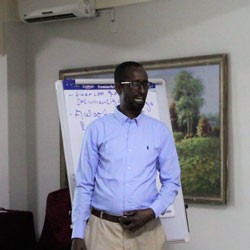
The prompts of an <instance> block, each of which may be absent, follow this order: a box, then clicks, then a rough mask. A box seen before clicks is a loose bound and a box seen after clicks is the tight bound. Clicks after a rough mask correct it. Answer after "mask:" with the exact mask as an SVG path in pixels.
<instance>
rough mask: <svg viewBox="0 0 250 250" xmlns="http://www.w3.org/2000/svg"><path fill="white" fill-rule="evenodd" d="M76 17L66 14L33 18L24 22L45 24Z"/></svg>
mask: <svg viewBox="0 0 250 250" xmlns="http://www.w3.org/2000/svg"><path fill="white" fill-rule="evenodd" d="M76 17H77V16H76V15H74V14H73V13H68V14H60V15H55V16H43V17H35V18H26V19H25V21H26V22H27V23H37V22H47V21H55V20H61V19H71V18H76Z"/></svg>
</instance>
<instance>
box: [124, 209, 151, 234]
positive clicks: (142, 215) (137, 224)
mask: <svg viewBox="0 0 250 250" xmlns="http://www.w3.org/2000/svg"><path fill="white" fill-rule="evenodd" d="M154 218H155V213H154V211H153V210H152V209H151V208H147V209H142V210H133V211H128V212H126V213H124V216H122V217H121V218H120V223H121V225H122V227H123V228H124V229H127V230H129V231H131V232H135V231H137V230H138V229H140V228H141V227H142V226H143V225H145V224H146V223H147V222H149V221H150V220H152V219H154Z"/></svg>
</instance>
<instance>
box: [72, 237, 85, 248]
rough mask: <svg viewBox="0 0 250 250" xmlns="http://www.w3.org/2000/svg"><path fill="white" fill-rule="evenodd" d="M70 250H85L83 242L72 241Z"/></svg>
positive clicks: (78, 240) (76, 239)
mask: <svg viewBox="0 0 250 250" xmlns="http://www.w3.org/2000/svg"><path fill="white" fill-rule="evenodd" d="M71 250H87V247H86V245H85V240H84V239H80V238H74V239H72V245H71Z"/></svg>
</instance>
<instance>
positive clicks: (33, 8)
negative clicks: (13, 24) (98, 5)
mask: <svg viewBox="0 0 250 250" xmlns="http://www.w3.org/2000/svg"><path fill="white" fill-rule="evenodd" d="M18 10H19V15H20V18H21V20H22V21H24V22H26V23H34V22H48V21H56V20H57V21H58V20H67V19H76V18H83V17H93V16H95V15H96V11H95V0H18Z"/></svg>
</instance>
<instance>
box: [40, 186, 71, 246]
mask: <svg viewBox="0 0 250 250" xmlns="http://www.w3.org/2000/svg"><path fill="white" fill-rule="evenodd" d="M70 213H71V201H70V194H69V189H68V188H64V189H60V190H57V191H54V192H52V193H49V195H48V197H47V204H46V214H45V221H44V226H43V230H42V234H41V237H40V239H39V241H38V249H43V250H51V249H53V250H68V249H70V247H71V227H70V225H71V215H70Z"/></svg>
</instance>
